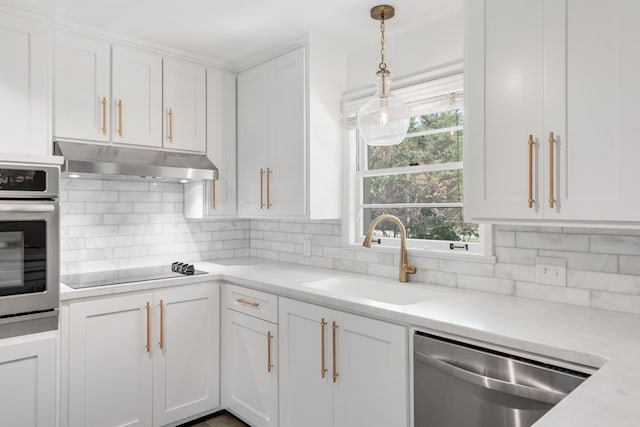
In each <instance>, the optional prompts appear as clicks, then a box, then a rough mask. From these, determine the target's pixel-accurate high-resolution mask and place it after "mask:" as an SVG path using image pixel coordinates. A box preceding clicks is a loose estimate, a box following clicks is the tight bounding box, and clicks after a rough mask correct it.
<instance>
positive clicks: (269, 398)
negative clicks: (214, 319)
mask: <svg viewBox="0 0 640 427" xmlns="http://www.w3.org/2000/svg"><path fill="white" fill-rule="evenodd" d="M276 298H277V297H275V296H273V295H270V294H265V293H263V292H258V291H252V290H248V289H243V288H239V287H237V286H233V285H225V288H224V289H223V303H224V305H225V309H224V310H223V313H222V348H223V358H222V404H223V406H224V407H225V408H227V409H228V410H230V411H231V412H233V413H234V414H235V415H237V416H239V417H241V418H242V419H243V420H245V421H246V422H248V423H250V424H251V426H253V427H277V426H278V372H279V369H278V354H277V350H278V325H277V324H276V323H273V322H271V321H267V320H264V319H265V317H266V318H270V319H271V320H277V317H276V312H275V311H270V313H266V312H265V311H264V310H261V309H262V308H263V307H264V306H265V305H266V304H272V305H273V306H274V308H276V307H275V305H276V304H275V301H276ZM243 309H244V310H243ZM240 310H242V311H240ZM245 313H251V315H249V314H245ZM271 313H272V315H273V317H268V316H269V315H270V314H271Z"/></svg>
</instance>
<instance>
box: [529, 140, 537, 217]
mask: <svg viewBox="0 0 640 427" xmlns="http://www.w3.org/2000/svg"><path fill="white" fill-rule="evenodd" d="M534 144H535V143H534V142H533V135H531V134H530V135H529V199H528V203H529V209H531V208H533V145H534Z"/></svg>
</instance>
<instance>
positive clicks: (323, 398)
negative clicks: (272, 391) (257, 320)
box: [279, 298, 408, 427]
mask: <svg viewBox="0 0 640 427" xmlns="http://www.w3.org/2000/svg"><path fill="white" fill-rule="evenodd" d="M279 329H280V339H279V365H280V414H279V416H280V425H281V426H283V427H298V426H305V427H327V426H334V427H355V426H367V427H376V426H380V427H388V426H394V427H401V426H407V425H408V391H407V390H408V371H407V369H408V364H407V357H408V356H407V351H408V350H407V349H408V347H407V329H406V328H405V327H402V326H399V325H392V324H389V323H386V322H382V321H379V320H374V319H369V318H365V317H361V316H356V315H352V314H348V313H344V312H340V311H336V310H331V309H328V308H324V307H321V306H317V305H313V304H308V303H303V302H299V301H294V300H289V299H286V298H280V299H279Z"/></svg>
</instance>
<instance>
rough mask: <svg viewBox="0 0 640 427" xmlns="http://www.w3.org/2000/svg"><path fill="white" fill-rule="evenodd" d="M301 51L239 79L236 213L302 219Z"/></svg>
mask: <svg viewBox="0 0 640 427" xmlns="http://www.w3.org/2000/svg"><path fill="white" fill-rule="evenodd" d="M305 112H306V108H305V49H304V48H299V49H296V50H294V51H292V52H289V53H287V54H285V55H282V56H279V57H277V58H274V59H272V60H270V61H268V62H265V63H263V64H260V65H258V66H256V67H254V68H252V69H250V70H248V71H245V72H242V73H240V75H239V76H238V159H239V162H238V183H239V187H240V191H239V194H238V212H239V214H240V215H242V216H263V215H264V216H303V215H304V214H305V198H304V195H305V184H306V179H305V161H304V154H305V140H306V138H305V125H304V124H305Z"/></svg>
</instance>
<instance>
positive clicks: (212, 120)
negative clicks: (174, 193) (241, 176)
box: [184, 68, 236, 218]
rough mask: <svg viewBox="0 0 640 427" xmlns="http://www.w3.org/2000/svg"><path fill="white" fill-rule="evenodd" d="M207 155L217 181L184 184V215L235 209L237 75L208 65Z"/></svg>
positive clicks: (217, 213)
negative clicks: (214, 170) (213, 166)
mask: <svg viewBox="0 0 640 427" xmlns="http://www.w3.org/2000/svg"><path fill="white" fill-rule="evenodd" d="M207 157H209V159H210V160H211V161H212V162H213V164H214V165H216V167H217V168H218V179H217V180H216V181H200V182H192V183H189V184H185V191H184V215H185V217H186V218H203V217H205V216H223V217H225V216H233V215H235V213H236V75H235V74H233V73H229V72H226V71H221V70H217V69H215V68H207Z"/></svg>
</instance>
